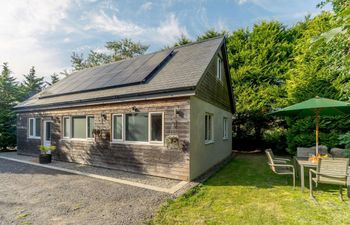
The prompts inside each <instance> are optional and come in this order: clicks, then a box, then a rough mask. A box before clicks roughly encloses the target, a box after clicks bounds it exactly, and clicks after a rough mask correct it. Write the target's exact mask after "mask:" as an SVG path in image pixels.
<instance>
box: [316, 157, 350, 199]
mask: <svg viewBox="0 0 350 225" xmlns="http://www.w3.org/2000/svg"><path fill="white" fill-rule="evenodd" d="M348 166H349V159H320V160H319V161H318V165H317V170H313V169H310V170H309V181H310V197H311V198H313V199H315V198H314V195H313V187H312V182H315V184H316V187H317V185H318V184H334V185H339V197H340V199H341V200H342V201H343V192H342V190H343V186H347V178H348ZM313 175H315V176H313Z"/></svg>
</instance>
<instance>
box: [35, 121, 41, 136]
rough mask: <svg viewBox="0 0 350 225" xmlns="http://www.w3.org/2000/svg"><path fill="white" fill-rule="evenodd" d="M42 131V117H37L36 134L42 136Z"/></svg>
mask: <svg viewBox="0 0 350 225" xmlns="http://www.w3.org/2000/svg"><path fill="white" fill-rule="evenodd" d="M40 131H41V120H40V118H36V119H35V136H37V137H40V135H41V134H40V133H41V132H40Z"/></svg>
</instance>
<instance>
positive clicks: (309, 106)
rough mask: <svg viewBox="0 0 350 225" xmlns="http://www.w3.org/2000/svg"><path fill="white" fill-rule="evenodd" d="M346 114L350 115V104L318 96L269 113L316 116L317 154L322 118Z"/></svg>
mask: <svg viewBox="0 0 350 225" xmlns="http://www.w3.org/2000/svg"><path fill="white" fill-rule="evenodd" d="M345 114H350V103H348V102H341V101H336V100H333V99H328V98H320V97H318V96H316V98H311V99H309V100H306V101H303V102H300V103H297V104H294V105H291V106H288V107H286V108H283V109H280V110H278V111H275V112H271V113H269V115H275V116H288V117H292V116H299V117H306V116H316V154H318V127H319V119H320V116H339V115H345Z"/></svg>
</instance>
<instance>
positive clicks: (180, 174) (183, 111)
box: [17, 98, 190, 180]
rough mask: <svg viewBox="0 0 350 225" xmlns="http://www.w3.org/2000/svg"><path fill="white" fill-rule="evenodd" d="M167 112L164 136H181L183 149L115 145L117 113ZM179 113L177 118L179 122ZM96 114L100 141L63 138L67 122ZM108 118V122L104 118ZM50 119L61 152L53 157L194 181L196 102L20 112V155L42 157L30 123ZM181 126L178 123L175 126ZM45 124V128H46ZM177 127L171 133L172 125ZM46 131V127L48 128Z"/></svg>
mask: <svg viewBox="0 0 350 225" xmlns="http://www.w3.org/2000/svg"><path fill="white" fill-rule="evenodd" d="M133 107H136V108H137V110H138V111H139V112H164V134H165V135H164V136H165V137H166V136H167V135H169V134H171V133H176V134H178V135H179V139H180V141H181V143H182V148H180V149H169V148H168V147H167V146H166V144H163V145H154V144H126V143H113V142H111V138H112V137H111V134H112V130H111V129H112V114H118V113H130V112H132V108H133ZM174 109H175V110H177V111H178V112H179V113H178V114H176V117H175V121H174ZM85 115H93V116H94V118H95V128H97V129H100V130H102V131H103V132H102V135H101V137H98V138H96V139H95V140H74V139H63V130H62V129H63V124H62V123H63V117H64V116H85ZM102 115H105V116H106V118H103V116H102ZM31 117H40V118H42V119H50V120H52V122H53V126H52V141H51V143H52V145H55V146H56V147H57V150H56V151H55V152H54V153H53V156H54V158H55V159H57V160H62V161H68V162H76V163H82V164H90V165H95V166H101V167H107V168H114V169H120V170H125V171H131V172H137V173H144V174H150V175H156V176H162V177H168V178H175V179H181V180H188V179H189V149H188V146H189V142H190V134H189V132H190V131H189V129H190V99H189V98H172V99H163V100H148V101H140V102H130V103H118V104H109V105H99V106H86V107H79V108H70V109H56V110H48V111H42V112H36V113H19V114H18V118H17V134H18V136H17V138H18V140H17V143H18V146H17V150H18V153H20V154H28V155H38V154H39V150H38V145H40V144H41V140H40V139H39V140H38V139H29V138H28V130H27V129H28V124H27V123H28V118H31ZM174 123H175V124H174ZM42 124H43V123H42ZM173 124H174V126H173V128H175V129H172V130H171V127H172V125H173ZM42 127H43V125H42Z"/></svg>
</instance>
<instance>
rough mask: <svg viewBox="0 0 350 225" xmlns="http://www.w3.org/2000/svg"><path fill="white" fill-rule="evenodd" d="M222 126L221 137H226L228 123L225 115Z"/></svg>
mask: <svg viewBox="0 0 350 225" xmlns="http://www.w3.org/2000/svg"><path fill="white" fill-rule="evenodd" d="M222 128H223V138H224V139H228V124H227V118H226V117H224V119H223V124H222Z"/></svg>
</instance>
